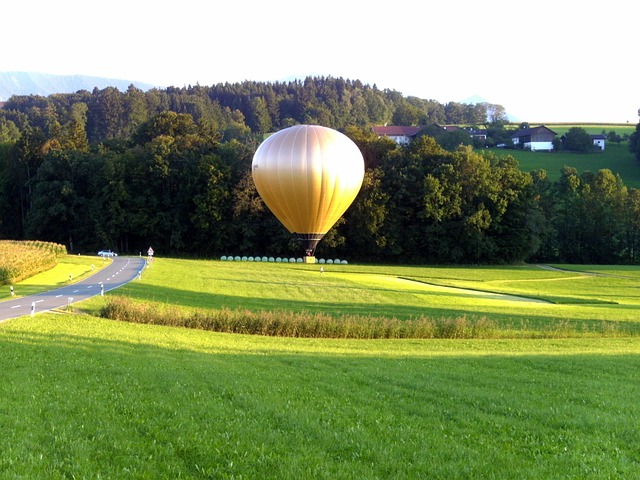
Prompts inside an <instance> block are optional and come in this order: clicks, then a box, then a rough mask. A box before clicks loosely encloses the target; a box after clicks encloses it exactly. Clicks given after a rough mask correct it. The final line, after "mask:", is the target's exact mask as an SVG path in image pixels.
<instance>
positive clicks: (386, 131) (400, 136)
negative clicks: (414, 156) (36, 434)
mask: <svg viewBox="0 0 640 480" xmlns="http://www.w3.org/2000/svg"><path fill="white" fill-rule="evenodd" d="M372 128H373V132H374V133H375V134H376V135H378V136H379V137H388V138H390V139H391V140H393V141H394V142H396V143H397V144H398V145H409V143H411V140H413V138H414V137H415V136H416V134H417V133H418V132H419V131H420V130H422V127H406V126H386V125H384V126H378V127H372Z"/></svg>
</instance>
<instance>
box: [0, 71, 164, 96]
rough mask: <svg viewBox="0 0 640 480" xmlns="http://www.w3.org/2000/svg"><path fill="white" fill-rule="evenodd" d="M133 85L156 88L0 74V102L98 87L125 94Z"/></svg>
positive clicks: (70, 77) (127, 82)
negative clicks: (115, 89) (15, 96)
mask: <svg viewBox="0 0 640 480" xmlns="http://www.w3.org/2000/svg"><path fill="white" fill-rule="evenodd" d="M131 84H133V85H135V86H136V87H137V88H139V89H140V90H144V91H146V90H149V89H151V88H153V87H154V85H149V84H146V83H142V82H136V81H133V80H120V79H113V78H101V77H89V76H87V75H51V74H48V73H31V72H0V102H2V101H7V100H8V99H9V97H11V96H12V95H42V96H43V97H46V96H49V95H51V94H53V93H74V92H77V91H78V90H88V91H89V92H90V91H92V90H93V89H94V88H96V87H97V88H99V89H103V88H106V87H115V88H117V89H118V90H120V91H121V92H124V91H125V90H126V89H127V88H129V85H131Z"/></svg>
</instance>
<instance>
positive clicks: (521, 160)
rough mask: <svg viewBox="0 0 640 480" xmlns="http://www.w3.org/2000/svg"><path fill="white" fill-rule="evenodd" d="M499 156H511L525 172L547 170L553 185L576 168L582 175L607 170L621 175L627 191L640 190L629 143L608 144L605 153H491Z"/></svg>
mask: <svg viewBox="0 0 640 480" xmlns="http://www.w3.org/2000/svg"><path fill="white" fill-rule="evenodd" d="M491 151H492V152H493V153H495V154H496V155H498V156H503V155H511V156H513V157H514V158H516V159H517V160H518V164H519V166H520V169H521V170H522V171H524V172H531V171H534V170H541V169H543V170H546V172H547V177H548V178H549V180H551V181H556V180H558V178H560V173H561V171H562V168H563V167H565V166H568V167H574V168H575V169H576V170H577V171H578V174H581V173H584V172H585V171H589V172H593V173H595V172H597V171H598V170H601V169H603V168H607V169H609V170H611V171H612V172H613V173H614V174H618V175H620V177H621V178H622V181H623V182H624V184H625V185H626V186H627V187H633V188H640V165H638V162H637V160H636V159H635V158H634V156H633V154H631V152H629V147H628V145H627V144H626V143H621V144H620V145H616V144H611V143H608V144H607V146H606V148H605V150H604V152H597V153H568V152H530V151H523V150H504V149H498V148H494V149H491Z"/></svg>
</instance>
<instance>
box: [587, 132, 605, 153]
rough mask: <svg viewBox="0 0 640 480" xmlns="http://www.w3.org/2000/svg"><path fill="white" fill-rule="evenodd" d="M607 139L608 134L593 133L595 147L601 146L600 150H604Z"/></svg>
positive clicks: (592, 138)
mask: <svg viewBox="0 0 640 480" xmlns="http://www.w3.org/2000/svg"><path fill="white" fill-rule="evenodd" d="M606 139H607V136H606V135H602V134H600V135H591V140H593V146H594V148H599V149H600V150H604V143H605V140H606Z"/></svg>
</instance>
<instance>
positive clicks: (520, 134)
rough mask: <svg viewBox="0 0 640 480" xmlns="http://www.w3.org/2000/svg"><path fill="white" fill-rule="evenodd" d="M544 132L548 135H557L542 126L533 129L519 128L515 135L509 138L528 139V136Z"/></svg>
mask: <svg viewBox="0 0 640 480" xmlns="http://www.w3.org/2000/svg"><path fill="white" fill-rule="evenodd" d="M545 130H546V131H547V132H549V133H552V134H554V135H557V133H556V132H554V131H553V130H551V129H550V128H547V127H545V126H544V125H540V126H539V127H533V128H521V129H520V130H518V131H517V132H516V133H514V134H513V135H511V138H519V137H528V136H529V135H534V134H536V133H540V132H542V131H545Z"/></svg>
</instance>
